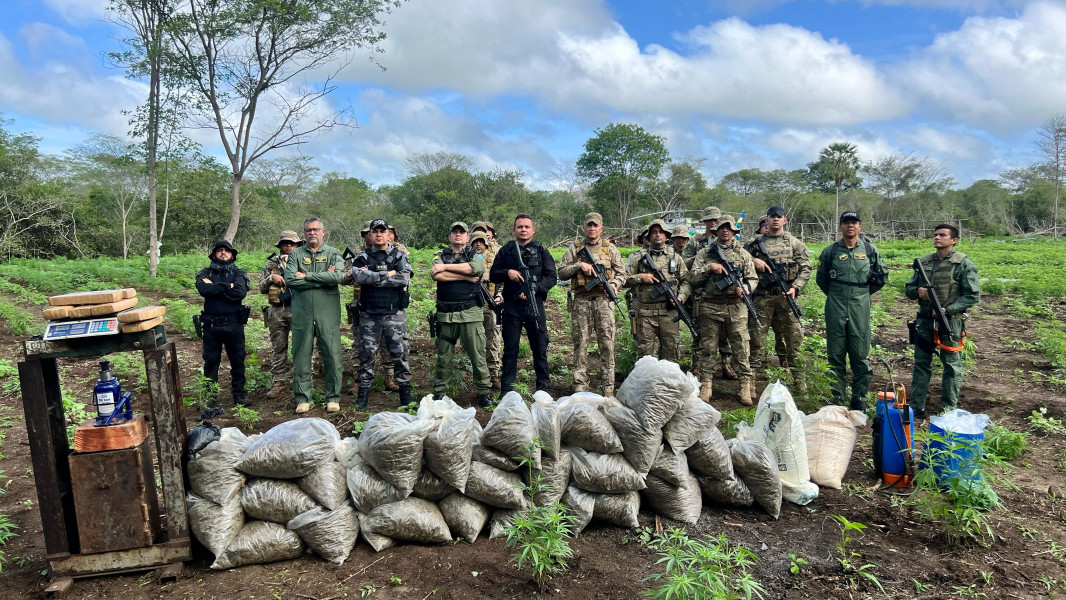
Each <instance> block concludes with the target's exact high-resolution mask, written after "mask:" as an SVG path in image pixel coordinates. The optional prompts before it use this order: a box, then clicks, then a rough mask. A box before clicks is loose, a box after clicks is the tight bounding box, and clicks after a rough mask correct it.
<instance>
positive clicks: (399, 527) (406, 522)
mask: <svg viewBox="0 0 1066 600" xmlns="http://www.w3.org/2000/svg"><path fill="white" fill-rule="evenodd" d="M362 525H363V527H364V528H366V529H368V530H369V531H370V532H371V533H376V534H378V535H384V536H388V537H390V538H392V539H394V540H404V541H407V542H415V543H419V544H443V543H445V542H450V541H452V534H451V532H450V531H449V530H448V523H446V522H445V521H444V515H442V514H440V509H439V508H437V505H436V504H434V503H432V502H430V501H428V500H423V499H421V498H407V499H405V500H400V501H399V502H393V503H392V504H383V505H381V506H379V507H377V508H375V509H374V511H373V512H371V513H370V514H369V515H367V516H366V520H364V521H363V523H362Z"/></svg>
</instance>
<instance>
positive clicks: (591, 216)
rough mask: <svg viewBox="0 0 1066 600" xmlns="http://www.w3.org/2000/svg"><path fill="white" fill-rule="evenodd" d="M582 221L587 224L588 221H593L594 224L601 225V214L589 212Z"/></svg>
mask: <svg viewBox="0 0 1066 600" xmlns="http://www.w3.org/2000/svg"><path fill="white" fill-rule="evenodd" d="M584 223H585V225H588V224H589V223H593V224H595V225H603V216H602V215H600V213H598V212H590V213H588V214H587V215H585V221H584Z"/></svg>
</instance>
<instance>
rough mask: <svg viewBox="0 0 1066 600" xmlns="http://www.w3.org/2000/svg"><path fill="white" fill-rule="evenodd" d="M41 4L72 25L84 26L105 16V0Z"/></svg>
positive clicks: (58, 0) (56, 0) (45, 0)
mask: <svg viewBox="0 0 1066 600" xmlns="http://www.w3.org/2000/svg"><path fill="white" fill-rule="evenodd" d="M42 4H44V5H46V6H48V7H49V8H51V9H52V10H53V11H55V12H56V14H58V15H59V16H60V17H62V18H63V20H64V21H66V22H68V23H70V24H72V25H84V24H86V23H91V22H92V21H97V20H100V19H103V18H104V17H106V16H107V0H42Z"/></svg>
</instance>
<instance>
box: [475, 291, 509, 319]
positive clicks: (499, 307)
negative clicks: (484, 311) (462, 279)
mask: <svg viewBox="0 0 1066 600" xmlns="http://www.w3.org/2000/svg"><path fill="white" fill-rule="evenodd" d="M478 287H479V288H481V300H482V302H484V303H485V306H488V307H489V308H491V309H492V312H494V313H496V320H497V321H500V320H501V319H503V304H496V301H495V300H493V299H492V294H490V293H489V288H488V287H487V286H486V285H485V282H484V281H479V282H478Z"/></svg>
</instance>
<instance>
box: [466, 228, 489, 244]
mask: <svg viewBox="0 0 1066 600" xmlns="http://www.w3.org/2000/svg"><path fill="white" fill-rule="evenodd" d="M478 240H481V241H482V242H484V244H485V246H488V245H489V236H487V235H485V232H483V231H478V232H476V233H474V234H473V235H471V236H470V244H471V245H473V243H474V242H475V241H478Z"/></svg>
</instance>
